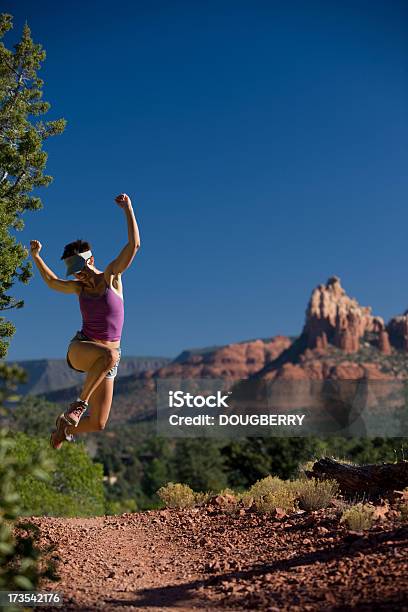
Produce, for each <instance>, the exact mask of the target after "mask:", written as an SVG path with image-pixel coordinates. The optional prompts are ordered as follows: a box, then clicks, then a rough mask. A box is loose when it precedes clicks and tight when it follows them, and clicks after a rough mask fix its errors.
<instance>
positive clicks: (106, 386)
mask: <svg viewBox="0 0 408 612" xmlns="http://www.w3.org/2000/svg"><path fill="white" fill-rule="evenodd" d="M115 202H116V203H117V204H118V205H119V206H120V207H121V208H122V209H123V210H124V211H125V214H126V220H127V227H128V243H127V244H126V245H125V246H124V248H123V249H122V250H121V252H120V253H119V255H118V256H117V257H116V259H114V260H113V261H112V262H111V263H110V264H109V265H108V266H107V268H106V269H105V270H104V271H102V270H98V268H96V266H95V260H94V257H93V255H92V251H91V246H90V244H89V243H88V242H85V241H83V240H77V241H76V242H70V243H69V244H67V245H66V247H65V248H64V252H63V254H62V257H61V259H62V260H63V261H64V263H65V265H66V276H70V275H74V276H75V279H76V280H63V279H61V278H58V276H57V275H56V274H54V272H53V271H52V270H51V269H50V268H49V267H48V266H47V265H46V263H45V262H44V261H43V259H42V258H41V257H40V251H41V248H42V245H41V243H40V242H39V241H38V240H31V241H30V246H31V255H32V258H33V260H34V262H35V264H36V266H37V268H38V269H39V271H40V274H41V276H42V278H43V279H44V281H45V282H46V283H47V285H48V287H50V289H55V290H56V291H61V292H62V293H75V294H76V295H78V297H79V306H80V309H81V313H82V321H83V322H82V329H81V331H78V332H77V333H76V334H75V336H74V337H73V338H72V339H71V341H70V343H69V346H68V352H67V363H68V365H69V367H70V368H72V369H73V370H77V371H78V372H87V376H86V379H85V383H84V386H83V389H82V392H81V393H80V395H79V397H78V398H77V400H76V401H74V402H72V404H70V406H69V408H68V409H67V410H66V411H65V412H63V413H62V414H60V415H59V417H57V420H56V430H54V431H53V432H52V434H51V438H50V444H51V446H52V447H53V448H55V449H58V448H61V446H62V443H63V442H65V441H69V442H71V441H72V440H73V434H74V433H86V432H90V431H100V430H101V429H104V427H105V425H106V422H107V420H108V417H109V412H110V409H111V404H112V396H113V385H114V379H115V376H116V374H117V370H118V365H119V361H120V356H121V349H120V338H121V334H122V327H123V320H124V308H123V288H122V278H121V275H122V272H124V271H125V270H126V269H127V268H128V267H129V266H130V264H131V262H132V260H133V258H134V256H135V255H136V253H137V251H138V249H139V247H140V237H139V229H138V227H137V223H136V219H135V215H134V213H133V208H132V203H131V201H130V198H129V196H128V195H126V193H122V194H120V195H118V196H117V198H115ZM88 403H89V406H90V411H89V416H88V417H84V418H83V419H82V420H81V417H82V416H83V414H84V413H85V411H86V410H87V408H88Z"/></svg>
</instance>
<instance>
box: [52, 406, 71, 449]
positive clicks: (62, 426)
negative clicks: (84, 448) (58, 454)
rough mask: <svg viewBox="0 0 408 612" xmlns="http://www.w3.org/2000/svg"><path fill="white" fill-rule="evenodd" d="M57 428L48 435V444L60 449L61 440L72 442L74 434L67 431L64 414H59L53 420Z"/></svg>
mask: <svg viewBox="0 0 408 612" xmlns="http://www.w3.org/2000/svg"><path fill="white" fill-rule="evenodd" d="M55 425H56V427H57V429H55V430H54V431H53V432H52V433H51V436H50V444H51V446H52V448H55V449H56V450H58V449H60V448H61V446H62V443H63V442H72V441H73V440H74V436H73V435H72V434H69V433H68V432H67V427H68V425H67V422H66V421H65V419H64V415H63V414H60V415H59V417H57V420H56V421H55Z"/></svg>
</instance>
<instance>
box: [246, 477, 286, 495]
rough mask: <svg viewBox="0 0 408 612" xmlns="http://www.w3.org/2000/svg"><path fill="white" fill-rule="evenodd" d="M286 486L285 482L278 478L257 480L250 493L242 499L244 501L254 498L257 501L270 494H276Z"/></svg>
mask: <svg viewBox="0 0 408 612" xmlns="http://www.w3.org/2000/svg"><path fill="white" fill-rule="evenodd" d="M284 484H285V483H284V481H283V480H281V479H280V478H278V477H277V476H266V478H262V479H261V480H257V482H256V483H255V484H253V485H252V487H251V488H250V489H249V490H248V491H246V492H245V493H243V494H242V496H241V498H242V499H243V500H244V501H245V499H247V498H252V499H253V500H254V501H255V500H257V499H260V498H261V497H263V496H264V495H267V494H268V493H275V492H276V491H278V490H279V489H281V488H282V487H283V486H284Z"/></svg>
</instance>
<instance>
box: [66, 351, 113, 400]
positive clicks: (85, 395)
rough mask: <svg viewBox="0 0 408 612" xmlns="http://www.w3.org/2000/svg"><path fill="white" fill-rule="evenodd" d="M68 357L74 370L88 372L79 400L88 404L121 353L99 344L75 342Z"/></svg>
mask: <svg viewBox="0 0 408 612" xmlns="http://www.w3.org/2000/svg"><path fill="white" fill-rule="evenodd" d="M68 357H69V360H70V362H71V363H72V365H73V366H74V368H77V369H78V370H84V371H85V372H87V376H86V379H85V383H84V386H83V389H82V391H81V393H80V395H79V398H80V399H82V400H85V401H87V402H88V401H89V400H90V397H91V395H92V393H93V392H94V391H95V390H96V389H97V387H98V386H99V385H100V384H101V382H102V381H103V380H104V379H105V377H106V374H107V373H108V372H109V370H111V369H112V368H113V366H114V365H115V363H116V361H117V360H118V358H119V352H118V350H117V349H115V348H109V347H107V346H104V345H103V344H98V343H97V342H91V341H89V342H88V341H86V342H73V343H72V344H71V347H70V349H69V352H68Z"/></svg>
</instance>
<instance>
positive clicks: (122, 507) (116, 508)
mask: <svg viewBox="0 0 408 612" xmlns="http://www.w3.org/2000/svg"><path fill="white" fill-rule="evenodd" d="M124 512H137V503H136V500H135V499H121V500H116V501H115V500H109V501H107V502H106V504H105V514H110V515H112V514H123V513H124Z"/></svg>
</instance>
